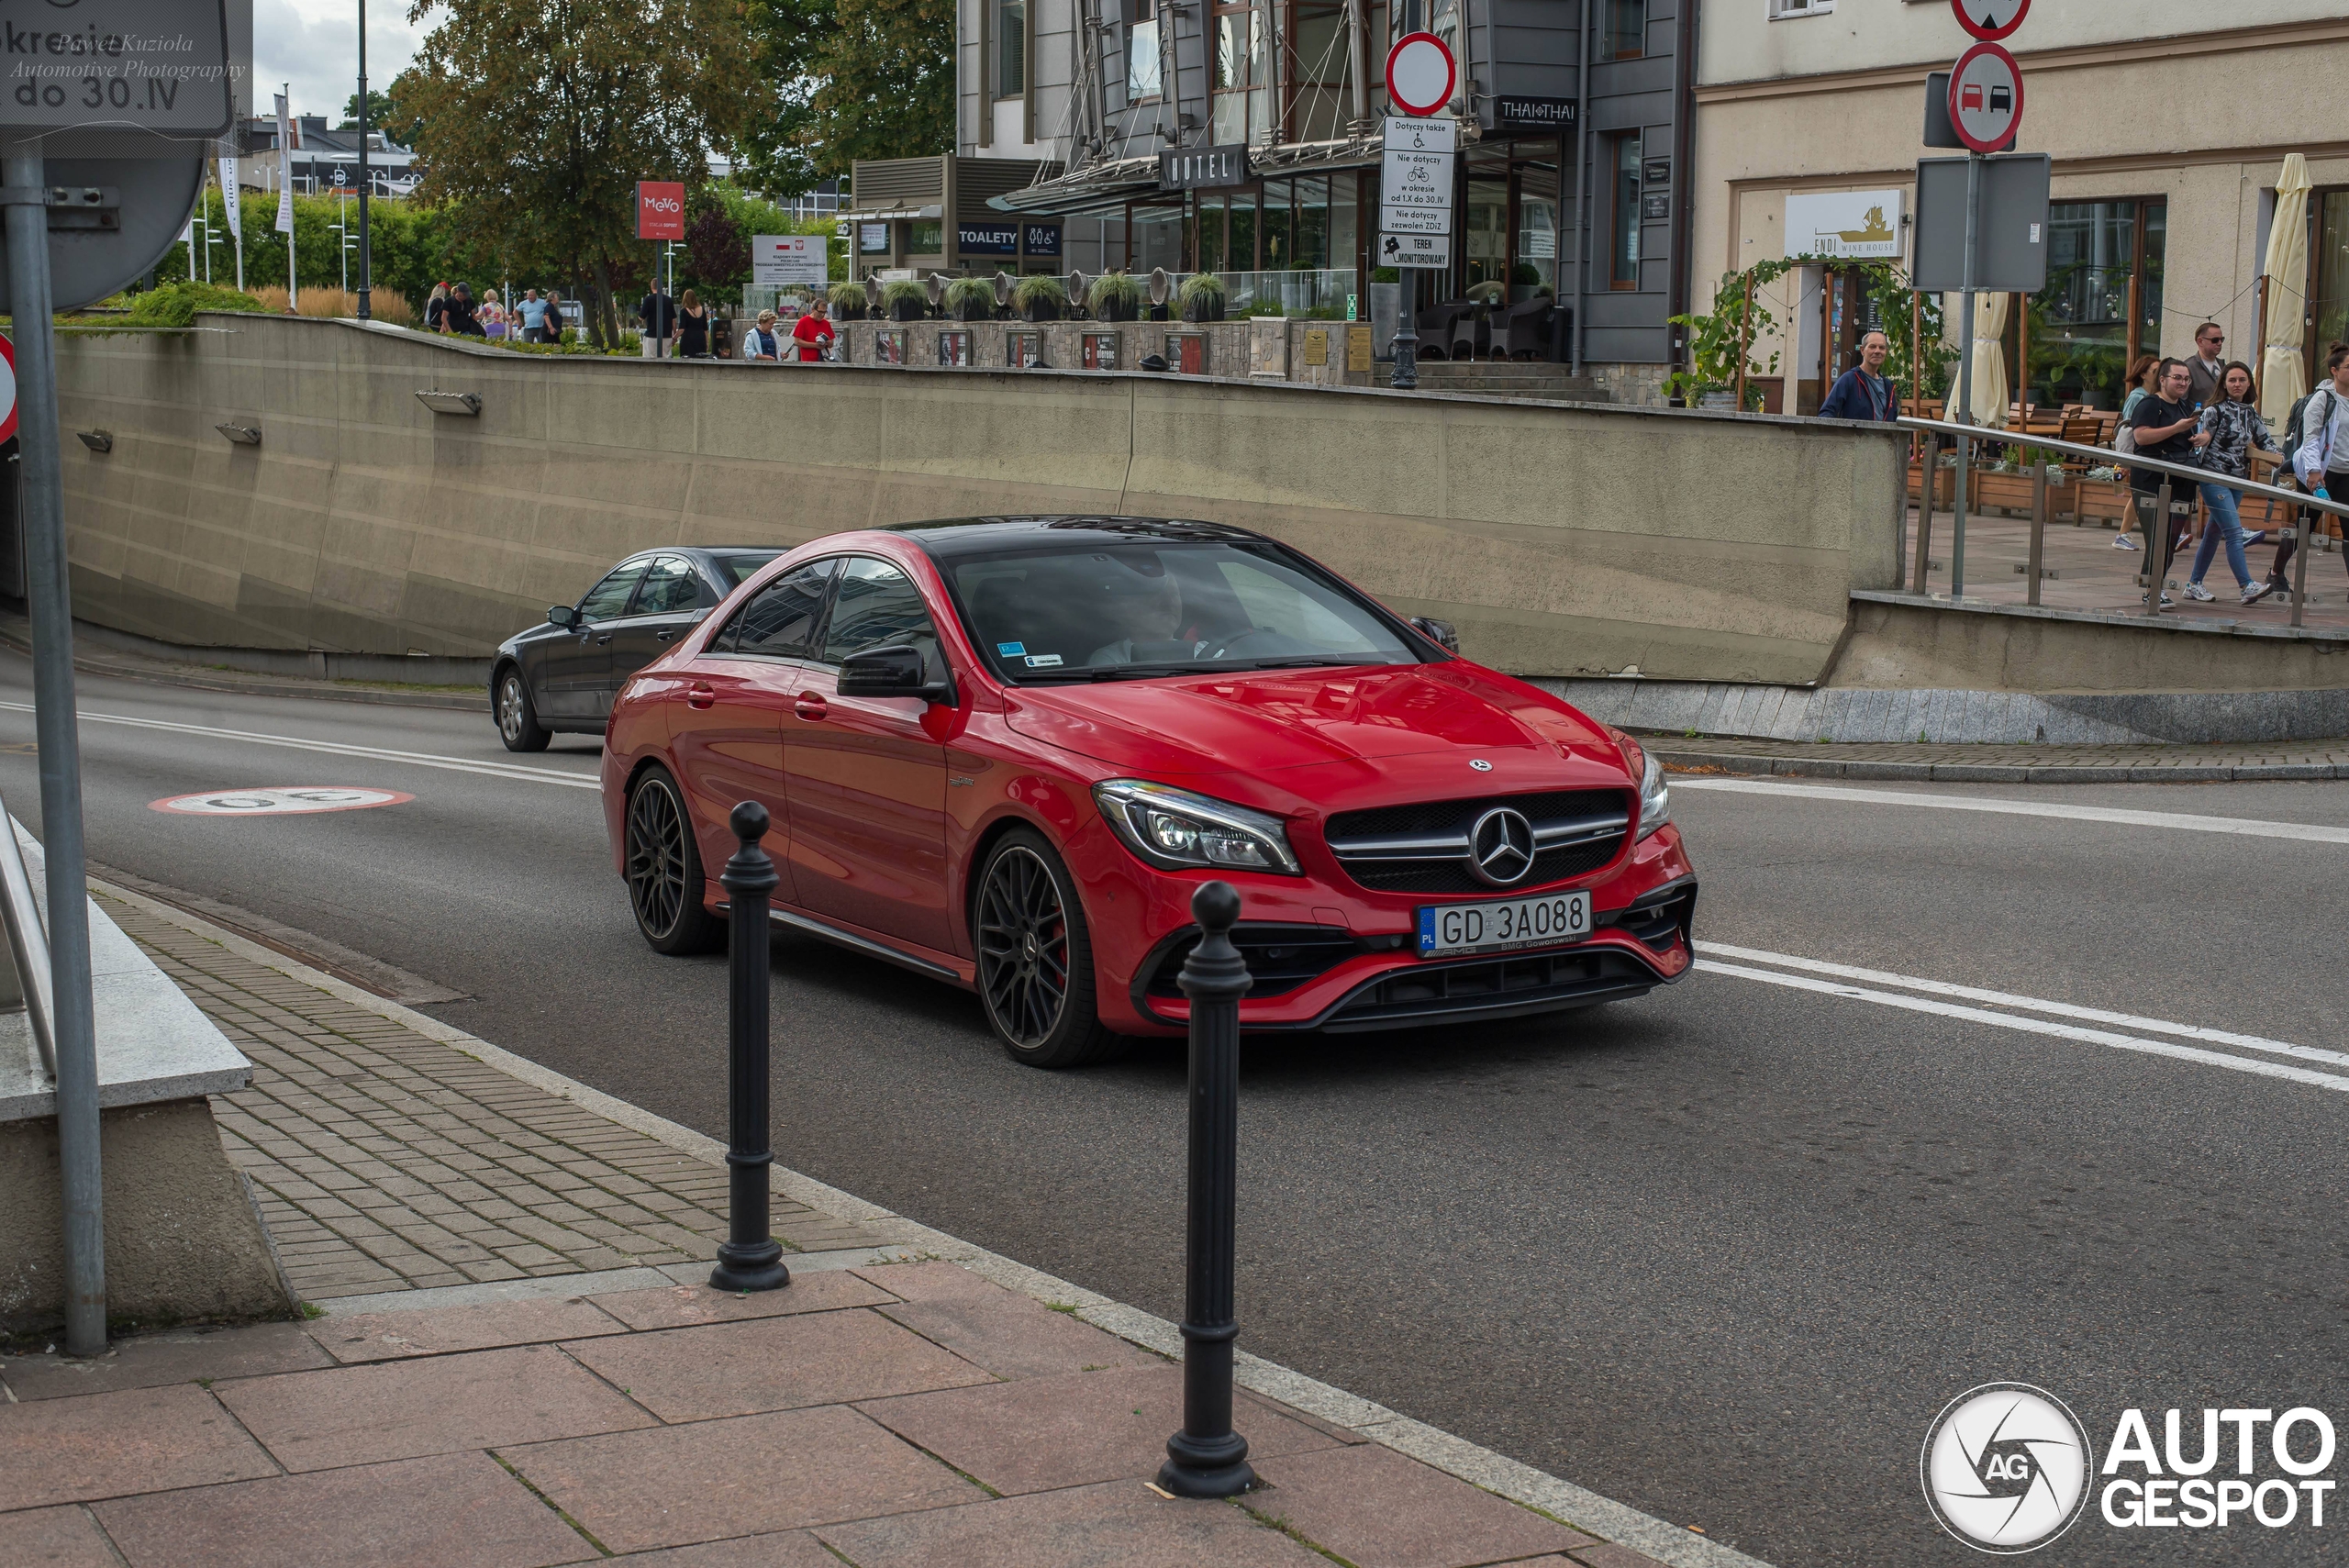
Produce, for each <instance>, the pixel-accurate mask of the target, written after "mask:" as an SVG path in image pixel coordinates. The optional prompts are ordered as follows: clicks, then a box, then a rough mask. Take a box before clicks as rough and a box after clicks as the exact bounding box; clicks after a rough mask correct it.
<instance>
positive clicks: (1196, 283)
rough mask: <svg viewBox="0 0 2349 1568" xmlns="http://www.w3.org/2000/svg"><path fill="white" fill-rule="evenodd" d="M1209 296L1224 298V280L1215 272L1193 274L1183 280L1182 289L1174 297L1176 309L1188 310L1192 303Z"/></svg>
mask: <svg viewBox="0 0 2349 1568" xmlns="http://www.w3.org/2000/svg"><path fill="white" fill-rule="evenodd" d="M1208 295H1214V296H1215V297H1216V298H1218V299H1221V298H1222V297H1223V295H1224V287H1223V280H1222V279H1221V278H1219V277H1218V276H1216V274H1215V273H1213V272H1193V273H1192V274H1191V275H1190V276H1189V277H1187V278H1185V279H1184V280H1183V286H1182V288H1181V289H1180V290H1179V291H1178V292H1177V293H1176V294H1175V308H1176V309H1178V310H1180V309H1183V308H1186V307H1187V306H1189V305H1190V304H1191V302H1192V301H1194V300H1197V299H1203V298H1205V297H1207V296H1208Z"/></svg>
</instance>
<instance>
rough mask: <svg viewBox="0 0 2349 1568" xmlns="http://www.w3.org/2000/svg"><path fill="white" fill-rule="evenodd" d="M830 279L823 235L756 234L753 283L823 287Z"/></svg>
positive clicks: (752, 245) (752, 272)
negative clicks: (820, 285)
mask: <svg viewBox="0 0 2349 1568" xmlns="http://www.w3.org/2000/svg"><path fill="white" fill-rule="evenodd" d="M828 276H829V268H828V267H827V266H826V264H825V245H824V237H823V236H822V235H820V234H754V235H752V236H751V282H752V283H753V284H768V285H774V286H782V285H786V284H820V283H822V282H823V281H824V280H825V279H826V277H828Z"/></svg>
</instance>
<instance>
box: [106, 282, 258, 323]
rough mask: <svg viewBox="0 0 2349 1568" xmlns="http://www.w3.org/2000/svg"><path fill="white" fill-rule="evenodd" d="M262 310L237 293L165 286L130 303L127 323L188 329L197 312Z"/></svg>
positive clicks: (206, 286)
mask: <svg viewBox="0 0 2349 1568" xmlns="http://www.w3.org/2000/svg"><path fill="white" fill-rule="evenodd" d="M264 308H266V307H265V306H262V302H261V301H259V300H257V299H255V298H254V297H253V296H252V295H249V294H245V293H242V292H240V291H239V290H237V289H232V288H221V287H219V286H217V284H164V285H163V286H162V287H161V288H155V289H149V290H148V291H147V292H146V293H145V294H142V295H139V296H138V297H137V298H136V299H134V300H132V301H131V305H130V319H131V322H132V324H133V325H135V326H139V327H188V326H192V325H194V324H195V313H196V312H197V311H199V310H249V311H258V310H262V309H264Z"/></svg>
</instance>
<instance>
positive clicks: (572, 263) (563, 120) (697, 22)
mask: <svg viewBox="0 0 2349 1568" xmlns="http://www.w3.org/2000/svg"><path fill="white" fill-rule="evenodd" d="M436 16H437V17H438V18H439V24H438V26H436V27H435V28H433V30H432V32H431V33H430V34H429V36H428V37H427V38H426V39H424V41H423V45H422V47H421V48H420V49H419V50H417V61H416V63H415V64H414V65H412V66H411V67H409V68H408V69H407V70H406V71H405V72H401V73H400V75H399V77H398V79H397V80H395V82H394V83H392V98H393V100H394V102H395V104H396V105H397V106H398V107H399V111H400V113H401V114H402V115H404V116H406V117H410V118H411V119H412V121H413V123H414V124H415V127H416V129H415V132H414V134H415V137H416V151H417V161H418V163H419V164H420V165H421V166H422V168H423V170H424V174H423V179H422V182H421V183H420V184H419V186H418V188H417V197H418V198H419V199H420V200H421V201H422V202H424V203H426V204H429V205H430V206H435V207H437V208H440V209H441V210H442V211H444V212H446V213H447V214H448V215H449V216H450V217H451V218H452V219H453V220H454V221H455V222H456V223H457V224H458V226H459V228H460V229H461V230H462V232H465V233H466V234H467V235H468V236H469V237H470V238H471V239H472V240H473V243H474V244H476V245H478V246H480V247H481V248H482V249H484V250H489V251H492V252H495V254H497V255H499V256H502V257H507V258H510V259H511V260H512V261H514V262H515V263H516V264H517V265H518V267H522V266H527V267H529V268H532V269H543V270H546V271H551V272H559V273H562V274H564V275H567V276H568V277H569V278H570V279H571V280H572V287H573V289H574V290H578V291H579V292H580V293H581V294H582V295H584V296H585V297H586V298H587V299H588V300H589V302H590V303H591V306H592V307H593V308H592V309H591V310H590V312H589V317H588V321H589V328H590V336H591V338H592V339H595V340H596V343H597V345H598V346H599V347H609V346H611V345H613V344H615V343H617V342H618V332H619V323H618V316H617V314H616V313H615V311H614V308H613V290H614V286H615V282H616V280H628V279H632V278H635V277H637V276H640V275H642V273H643V272H645V270H646V269H647V268H648V267H649V265H650V261H651V258H650V255H649V253H648V250H647V247H646V245H645V243H644V242H643V241H640V240H639V239H637V238H636V185H637V182H638V181H640V180H677V181H683V182H684V183H686V184H688V185H699V184H701V183H705V182H706V181H707V178H708V150H709V149H711V148H713V147H728V146H731V145H733V144H734V143H735V141H736V139H737V138H738V137H739V136H740V132H741V131H742V129H743V128H744V127H745V125H746V124H749V123H751V122H752V121H754V120H757V119H760V118H762V117H764V116H765V115H766V114H767V113H768V112H769V111H768V108H767V99H768V98H769V96H770V94H769V92H768V89H767V87H766V86H765V83H764V82H763V79H762V78H761V77H760V75H759V73H758V72H757V71H756V69H755V67H754V65H753V63H752V60H751V44H750V39H749V37H748V36H747V34H746V33H745V31H744V28H743V6H742V4H741V3H740V0H636V3H625V0H417V4H416V5H415V6H413V7H412V8H411V9H410V11H409V13H408V19H409V20H410V21H411V22H422V21H425V20H427V19H429V18H431V17H436ZM589 283H592V284H593V287H592V290H590V289H587V288H585V287H583V284H589Z"/></svg>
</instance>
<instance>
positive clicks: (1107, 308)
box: [1085, 272, 1141, 321]
mask: <svg viewBox="0 0 2349 1568" xmlns="http://www.w3.org/2000/svg"><path fill="white" fill-rule="evenodd" d="M1085 308H1086V309H1088V310H1090V311H1092V312H1093V314H1094V317H1096V318H1097V319H1098V320H1102V321H1131V320H1133V319H1134V318H1135V317H1137V316H1139V315H1140V314H1141V284H1140V283H1138V282H1137V281H1135V279H1134V276H1133V274H1132V273H1130V272H1105V273H1103V274H1102V275H1101V276H1099V277H1097V278H1096V279H1094V280H1093V287H1092V288H1091V289H1090V290H1088V291H1086V294H1085Z"/></svg>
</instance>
